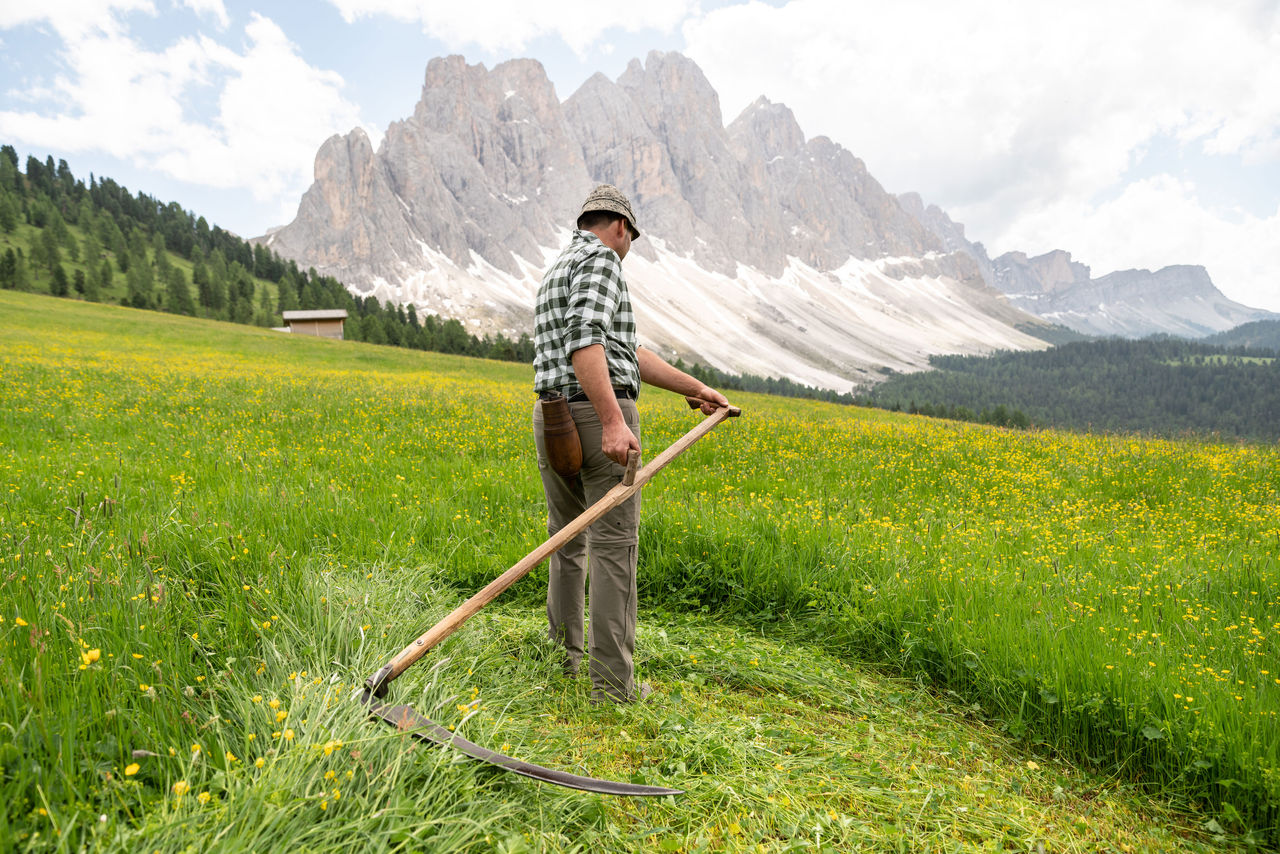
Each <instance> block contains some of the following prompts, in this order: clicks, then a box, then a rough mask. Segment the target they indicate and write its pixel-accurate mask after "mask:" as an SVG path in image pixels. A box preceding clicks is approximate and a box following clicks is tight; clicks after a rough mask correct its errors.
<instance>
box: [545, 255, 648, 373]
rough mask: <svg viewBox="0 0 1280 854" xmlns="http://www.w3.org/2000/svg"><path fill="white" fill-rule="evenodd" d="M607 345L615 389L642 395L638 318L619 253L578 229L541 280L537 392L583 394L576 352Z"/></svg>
mask: <svg viewBox="0 0 1280 854" xmlns="http://www.w3.org/2000/svg"><path fill="white" fill-rule="evenodd" d="M592 344H603V345H604V352H605V361H606V363H607V364H608V366H609V379H610V381H611V382H612V384H613V386H614V388H624V389H630V390H631V391H633V392H636V393H637V394H639V391H640V363H639V360H637V359H636V317H635V314H634V313H633V312H632V311H631V297H630V296H629V295H628V294H627V280H626V279H624V278H623V276H622V261H621V260H620V259H619V258H618V254H617V253H616V252H614V251H613V250H612V249H610V248H608V247H607V246H605V245H604V244H603V243H601V242H600V238H598V237H596V236H595V235H594V234H592V233H591V232H589V231H575V232H574V233H573V240H572V241H571V242H570V243H569V246H568V247H567V248H566V249H565V250H564V251H563V252H561V253H560V257H559V258H557V259H556V262H555V264H553V265H552V266H551V269H549V270H547V273H546V275H545V276H543V277H542V285H541V286H540V287H539V288H538V299H537V303H536V306H535V308H534V319H533V346H534V352H535V355H534V358H533V368H534V377H533V389H534V391H536V392H539V393H541V392H544V391H553V390H559V391H561V392H563V393H564V394H565V396H569V395H573V394H577V393H578V392H579V391H582V386H581V385H579V384H578V378H577V376H576V375H575V374H574V372H573V362H572V356H573V353H574V351H576V350H581V349H582V348H583V347H589V346H591V345H592Z"/></svg>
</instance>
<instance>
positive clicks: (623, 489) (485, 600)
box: [369, 406, 742, 696]
mask: <svg viewBox="0 0 1280 854" xmlns="http://www.w3.org/2000/svg"><path fill="white" fill-rule="evenodd" d="M741 414H742V410H740V409H738V408H737V407H736V406H729V407H722V408H720V409H717V410H716V411H715V413H714V414H712V415H708V416H707V417H706V418H705V419H704V420H703V421H702V423H700V424H699V425H698V426H696V427H694V428H693V429H692V430H690V431H689V432H688V433H686V434H684V436H682V437H680V438H679V439H677V440H676V441H675V442H674V443H673V444H672V445H671V447H669V448H667V449H666V450H665V451H663V452H662V453H661V454H658V456H657V457H656V458H654V459H653V460H652V461H651V462H650V463H649V464H648V465H647V466H645V467H644V468H643V469H640V471H638V472H637V471H636V470H635V467H636V465H637V464H638V463H639V460H640V455H639V454H637V453H635V452H634V451H632V452H631V457H630V458H629V459H628V461H627V462H628V463H629V465H628V466H627V476H626V477H624V478H623V482H622V483H619V484H618V485H617V486H615V487H613V489H610V490H609V491H608V492H606V493H605V494H604V497H603V498H601V499H600V500H599V501H597V502H596V503H595V504H592V505H591V506H590V507H588V508H587V509H586V510H585V511H583V513H582V515H581V516H579V517H578V518H576V519H574V520H573V521H572V522H570V523H569V524H568V525H566V526H564V527H563V528H561V529H560V530H559V531H557V532H556V533H555V535H554V536H552V537H551V538H550V539H549V540H547V541H546V542H545V543H543V544H542V545H540V546H538V547H537V548H536V549H534V550H533V551H531V552H529V554H527V555H526V556H525V557H524V558H522V559H521V560H520V562H519V563H517V564H516V565H515V566H513V567H511V568H510V569H508V570H507V571H506V572H504V573H502V575H499V576H498V577H497V578H495V579H494V580H493V581H490V582H489V583H488V584H487V585H486V586H485V587H484V589H483V590H481V591H480V592H479V593H477V594H475V595H474V596H472V597H471V598H470V599H468V600H467V601H466V602H463V603H462V604H461V605H459V606H458V607H457V608H455V609H454V610H453V611H452V612H451V613H450V614H449V615H448V616H447V617H445V618H444V619H443V620H441V621H440V622H438V623H436V624H435V625H434V626H432V627H431V628H429V629H427V631H425V632H424V633H423V634H422V635H420V636H419V637H418V639H417V640H415V641H414V642H413V643H411V644H409V645H408V646H406V647H405V648H404V649H403V650H401V651H400V654H399V655H397V656H396V657H395V658H393V659H391V663H390V664H388V665H387V666H386V667H384V668H382V670H380V671H378V673H377V675H375V676H373V677H371V678H370V680H369V682H370V683H376V684H370V686H369V687H370V688H371V689H372V690H373V691H374V693H375V694H377V695H378V696H381V692H383V691H385V689H386V685H387V684H388V683H389V682H391V681H392V680H393V679H395V678H397V677H398V676H399V675H400V674H401V673H404V672H405V671H406V670H408V669H409V668H410V667H412V666H413V664H414V663H415V662H416V661H417V660H418V659H419V658H422V656H423V655H424V654H425V653H426V651H427V650H429V649H431V648H432V647H433V646H435V645H436V644H438V643H440V641H442V640H444V639H445V638H447V637H448V636H449V635H451V634H453V633H454V632H455V631H457V630H458V628H460V627H461V626H462V624H463V623H465V622H466V621H467V620H469V619H471V618H472V617H474V616H475V615H476V612H478V611H479V610H480V609H481V608H483V607H484V606H485V605H488V604H489V603H490V602H492V601H493V600H494V599H496V598H498V595H499V594H500V593H502V591H504V590H506V589H507V588H508V587H510V586H511V585H512V584H515V583H516V582H517V581H519V580H520V579H521V578H524V576H525V575H527V574H528V573H529V571H530V570H531V569H533V568H534V567H535V566H537V565H538V564H540V563H542V562H543V561H544V560H546V559H547V558H549V557H551V555H552V554H554V553H555V552H557V551H559V550H560V549H561V548H562V547H563V546H564V545H565V544H566V543H568V542H569V541H570V540H572V539H573V538H574V537H576V536H578V535H579V534H581V533H582V532H583V531H585V530H586V529H587V528H589V527H590V526H591V525H592V523H594V522H595V521H596V520H598V519H599V518H600V517H601V516H603V515H604V514H606V513H608V512H609V511H610V510H612V509H613V508H615V507H617V506H618V505H619V504H621V503H622V502H624V501H626V500H627V499H628V498H630V497H631V496H633V495H635V494H636V493H637V492H639V491H640V489H641V487H643V486H644V485H645V484H646V483H648V482H649V481H650V480H652V479H653V476H654V475H656V474H657V473H658V472H659V471H661V470H662V469H663V468H664V467H665V466H666V465H667V463H669V462H671V461H672V460H674V459H675V458H676V457H678V456H680V455H681V454H682V453H684V452H685V451H686V450H687V449H688V448H689V446H690V445H692V444H693V443H694V442H696V441H698V440H699V439H701V438H702V437H703V436H705V435H707V434H708V433H710V432H711V431H712V430H713V429H715V426H716V425H717V424H719V423H720V422H721V421H723V420H724V419H726V418H736V417H737V416H739V415H741Z"/></svg>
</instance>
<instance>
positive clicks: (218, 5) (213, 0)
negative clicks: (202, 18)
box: [182, 0, 231, 29]
mask: <svg viewBox="0 0 1280 854" xmlns="http://www.w3.org/2000/svg"><path fill="white" fill-rule="evenodd" d="M182 5H183V6H185V7H187V8H188V9H190V10H191V11H193V12H195V13H196V14H197V15H210V16H212V17H213V18H216V19H217V21H218V26H219V27H222V28H223V29H226V28H227V26H228V25H229V24H230V23H231V18H230V17H228V16H227V7H226V6H224V5H222V0H182Z"/></svg>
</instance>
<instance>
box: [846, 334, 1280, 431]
mask: <svg viewBox="0 0 1280 854" xmlns="http://www.w3.org/2000/svg"><path fill="white" fill-rule="evenodd" d="M930 361H931V364H932V365H933V367H934V368H935V370H932V371H925V372H922V373H918V374H904V375H899V376H895V377H892V378H890V379H889V380H888V381H886V382H885V383H883V384H881V385H878V386H876V387H875V388H874V389H873V390H872V391H871V392H870V394H869V395H867V397H866V399H865V400H862V401H860V402H863V403H867V404H869V405H872V406H878V407H881V408H885V409H901V410H906V411H914V412H921V413H923V414H926V415H937V416H940V417H950V418H959V419H962V420H980V419H979V418H978V417H977V415H975V413H986V414H989V413H993V412H996V411H1003V412H1005V413H1007V414H1009V416H1010V418H1011V420H1012V418H1013V417H1015V416H1025V418H1020V419H1018V420H1019V421H1028V422H1029V423H1031V424H1034V425H1036V426H1052V427H1061V428H1066V429H1070V430H1092V431H1136V432H1142V433H1153V434H1158V435H1185V434H1197V435H1206V436H1208V435H1217V436H1221V437H1223V438H1237V439H1248V440H1259V441H1275V440H1276V439H1280V361H1278V360H1277V354H1276V352H1275V351H1274V350H1270V349H1263V348H1254V349H1249V348H1230V349H1228V348H1224V347H1216V346H1213V345H1210V344H1203V343H1199V342H1191V341H1184V340H1181V339H1172V338H1169V339H1147V340H1143V341H1127V340H1120V339H1106V340H1097V341H1087V342H1078V343H1072V344H1064V345H1062V346H1060V347H1054V348H1052V349H1050V350H1044V351H1041V352H1026V353H1009V352H1002V353H997V354H995V355H993V356H985V357H982V356H936V357H934V358H933V359H931V360H930ZM981 420H992V419H981Z"/></svg>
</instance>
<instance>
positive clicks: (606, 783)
mask: <svg viewBox="0 0 1280 854" xmlns="http://www.w3.org/2000/svg"><path fill="white" fill-rule="evenodd" d="M369 714H370V716H372V717H375V718H380V719H382V720H384V721H386V722H387V723H389V724H391V725H392V726H393V727H396V728H397V729H399V730H402V731H404V732H407V733H409V734H410V735H412V736H414V737H415V738H420V739H422V740H423V741H429V742H431V743H433V744H437V745H440V746H441V747H452V748H453V749H455V750H457V751H459V752H460V753H465V754H466V755H467V756H470V757H471V758H473V759H479V760H480V761H481V762H488V763H489V764H490V765H493V766H495V767H497V768H501V769H502V770H504V771H511V772H513V773H516V774H521V775H523V776H525V777H529V778H531V779H533V780H541V781H542V782H544V783H554V784H555V785H557V786H564V787H565V788H569V789H581V790H582V791H584V792H599V793H600V794H602V795H622V796H625V797H642V796H655V795H681V794H684V790H682V789H667V788H664V787H662V786H643V785H640V784H637V783H620V782H618V781H616V780H600V779H597V778H596V777H580V776H578V775H577V774H569V773H566V772H564V771H556V770H554V769H552V768H543V767H542V766H541V765H534V764H533V763H531V762H524V761H522V760H520V759H515V758H512V757H510V756H507V755H505V754H502V753H498V752H497V751H495V750H490V749H489V748H487V747H481V746H480V745H478V744H475V743H473V742H470V741H467V740H466V739H465V738H463V737H462V736H460V735H457V734H455V733H452V732H450V731H449V730H447V729H445V728H444V727H442V726H440V725H439V724H437V723H436V722H435V721H433V720H431V719H430V718H427V717H423V716H422V715H420V714H418V713H417V712H415V711H414V710H413V708H411V707H410V706H384V705H382V704H381V703H378V702H370V703H369Z"/></svg>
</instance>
